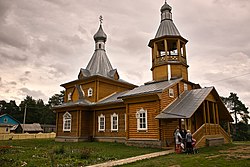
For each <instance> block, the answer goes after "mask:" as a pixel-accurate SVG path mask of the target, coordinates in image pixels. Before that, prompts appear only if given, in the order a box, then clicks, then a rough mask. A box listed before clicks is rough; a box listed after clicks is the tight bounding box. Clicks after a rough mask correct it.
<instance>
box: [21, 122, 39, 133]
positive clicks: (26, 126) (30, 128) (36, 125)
mask: <svg viewBox="0 0 250 167" xmlns="http://www.w3.org/2000/svg"><path fill="white" fill-rule="evenodd" d="M20 125H21V127H22V129H23V130H24V131H25V132H37V131H40V132H43V129H42V128H41V125H40V124H39V123H33V124H20Z"/></svg>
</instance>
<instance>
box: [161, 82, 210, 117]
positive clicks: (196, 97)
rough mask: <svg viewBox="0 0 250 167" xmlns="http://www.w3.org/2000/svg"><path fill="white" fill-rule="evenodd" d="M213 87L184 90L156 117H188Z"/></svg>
mask: <svg viewBox="0 0 250 167" xmlns="http://www.w3.org/2000/svg"><path fill="white" fill-rule="evenodd" d="M213 89H214V88H213V87H209V88H202V89H193V90H190V91H185V92H184V93H183V94H182V95H181V97H180V98H178V99H177V100H176V101H175V102H174V103H172V104H171V105H170V106H169V107H167V108H165V109H164V110H163V111H162V113H160V114H159V115H157V116H156V118H157V119H166V118H190V117H191V116H192V115H193V113H194V112H195V111H196V110H197V109H198V108H199V106H200V105H201V104H202V102H203V101H204V100H205V99H206V97H207V96H208V95H209V93H210V92H211V91H212V90H213Z"/></svg>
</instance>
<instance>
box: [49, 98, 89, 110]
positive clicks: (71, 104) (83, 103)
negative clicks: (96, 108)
mask: <svg viewBox="0 0 250 167" xmlns="http://www.w3.org/2000/svg"><path fill="white" fill-rule="evenodd" d="M90 104H91V102H90V101H88V100H86V99H80V100H78V101H76V102H72V101H70V102H67V103H63V104H61V105H58V106H54V107H53V108H54V109H58V108H64V107H74V106H88V105H90Z"/></svg>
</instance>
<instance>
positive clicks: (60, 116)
mask: <svg viewBox="0 0 250 167" xmlns="http://www.w3.org/2000/svg"><path fill="white" fill-rule="evenodd" d="M68 112H69V113H70V114H71V119H72V120H71V131H70V132H63V115H64V114H65V112H59V113H58V124H57V136H70V137H78V124H77V119H78V118H77V111H68Z"/></svg>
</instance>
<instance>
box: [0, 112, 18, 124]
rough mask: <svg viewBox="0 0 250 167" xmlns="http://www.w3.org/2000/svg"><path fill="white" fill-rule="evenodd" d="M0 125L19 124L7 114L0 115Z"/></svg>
mask: <svg viewBox="0 0 250 167" xmlns="http://www.w3.org/2000/svg"><path fill="white" fill-rule="evenodd" d="M0 124H8V125H18V124H20V122H19V121H18V120H16V119H15V118H13V117H12V116H10V115H9V114H3V115H0Z"/></svg>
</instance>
